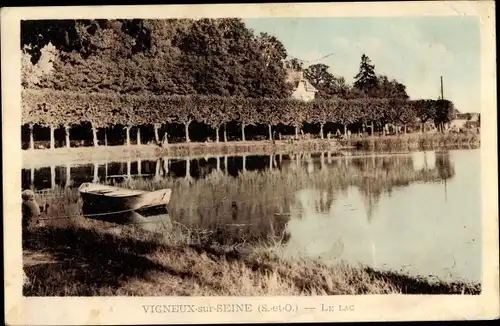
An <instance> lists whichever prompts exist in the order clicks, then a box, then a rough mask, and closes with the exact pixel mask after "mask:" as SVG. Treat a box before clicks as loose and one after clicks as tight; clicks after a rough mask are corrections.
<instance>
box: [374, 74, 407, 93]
mask: <svg viewBox="0 0 500 326" xmlns="http://www.w3.org/2000/svg"><path fill="white" fill-rule="evenodd" d="M374 95H375V96H376V97H381V98H401V99H408V98H409V96H408V94H407V93H406V86H405V85H403V84H402V83H400V82H398V81H397V80H396V79H392V80H389V78H388V77H387V76H379V77H378V90H377V91H376V92H375V94H374Z"/></svg>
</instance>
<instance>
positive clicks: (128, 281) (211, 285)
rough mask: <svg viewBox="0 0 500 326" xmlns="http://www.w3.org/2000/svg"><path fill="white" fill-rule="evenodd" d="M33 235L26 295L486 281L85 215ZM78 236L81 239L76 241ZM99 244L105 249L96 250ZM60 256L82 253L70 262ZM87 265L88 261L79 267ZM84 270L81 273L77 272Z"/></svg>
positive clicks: (450, 287) (362, 289) (26, 242)
mask: <svg viewBox="0 0 500 326" xmlns="http://www.w3.org/2000/svg"><path fill="white" fill-rule="evenodd" d="M77 223H78V222H77ZM28 235H29V236H27V237H26V238H25V239H23V270H24V272H25V275H26V279H25V280H26V282H25V284H24V286H23V294H24V295H25V296H30V297H31V296H42V297H44V296H89V295H90V296H169V295H174V296H175V295H181V296H214V295H215V296H234V295H237V296H256V295H257V296H263V295H264V296H265V295H295V296H311V295H346V294H350V295H352V294H358V295H361V294H386V295H387V294H435V295H436V294H437V295H446V294H455V295H464V294H466V295H478V294H480V293H481V287H482V286H481V282H473V281H468V280H464V281H462V280H443V279H439V278H431V277H424V276H413V275H409V274H406V273H402V272H397V271H394V270H379V269H374V268H371V267H369V266H350V265H348V264H346V263H342V262H341V263H339V264H338V265H336V266H331V267H328V266H325V265H323V264H321V263H318V262H313V261H308V260H307V261H306V260H296V261H289V260H285V259H283V258H280V257H279V254H278V253H277V252H278V251H279V250H280V247H281V246H282V245H281V244H279V243H274V244H265V243H263V244H261V245H258V244H257V245H256V246H254V247H253V248H251V249H247V250H244V249H238V248H237V247H236V246H229V247H226V246H220V245H216V246H214V245H213V244H212V243H211V241H210V239H205V240H203V241H201V242H200V240H198V241H195V242H193V241H192V240H193V239H194V238H192V235H191V236H189V238H190V239H191V240H190V239H188V238H186V236H187V234H184V235H183V236H182V237H183V238H182V239H177V240H174V239H173V238H172V237H170V236H168V235H162V234H156V235H155V234H149V233H143V232H139V231H137V230H136V229H133V228H127V227H122V228H120V229H116V228H115V229H109V228H105V227H104V225H101V223H88V221H81V222H80V223H78V224H74V225H72V226H66V227H47V226H45V227H41V228H40V229H38V230H33V231H29V232H28ZM74 237H77V238H78V239H79V241H78V242H75V241H72V239H74ZM198 239H199V238H198ZM96 247H98V248H102V250H101V251H100V253H99V255H96V253H95V248H96ZM62 254H63V256H68V255H71V256H73V255H75V256H77V257H78V258H77V259H73V260H72V261H71V262H65V261H64V260H61V258H60V257H62V256H61V255H62ZM124 258H126V259H125V260H126V261H124ZM82 266H86V267H85V268H84V269H83V270H82ZM76 271H79V272H78V273H76ZM82 271H83V273H84V277H83V278H81V277H78V276H77V275H80V274H81V272H82Z"/></svg>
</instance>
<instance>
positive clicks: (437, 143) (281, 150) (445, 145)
mask: <svg viewBox="0 0 500 326" xmlns="http://www.w3.org/2000/svg"><path fill="white" fill-rule="evenodd" d="M479 146H480V137H479V135H478V134H456V133H449V134H437V133H433V134H420V133H419V134H407V135H399V136H381V137H367V138H360V137H358V136H353V138H352V139H349V140H334V139H330V140H328V139H310V140H296V141H291V140H290V141H285V140H282V141H275V142H271V141H230V142H220V143H215V142H205V143H195V142H193V143H173V144H169V145H168V146H167V147H159V146H156V145H131V146H99V147H76V148H65V147H61V148H55V149H36V150H23V154H22V155H23V157H22V159H23V162H24V163H23V166H24V167H34V168H37V167H43V166H50V165H54V164H60V163H61V162H64V163H66V164H86V163H91V162H105V161H108V162H109V161H118V160H127V159H137V158H141V159H155V158H157V157H161V156H168V157H170V158H183V157H192V158H195V157H204V156H207V155H210V156H222V155H228V156H232V155H239V156H242V155H268V154H270V153H276V154H286V153H290V152H294V153H296V152H320V151H337V150H340V149H348V148H355V149H361V150H370V151H383V152H391V151H409V150H433V149H459V148H477V147H479Z"/></svg>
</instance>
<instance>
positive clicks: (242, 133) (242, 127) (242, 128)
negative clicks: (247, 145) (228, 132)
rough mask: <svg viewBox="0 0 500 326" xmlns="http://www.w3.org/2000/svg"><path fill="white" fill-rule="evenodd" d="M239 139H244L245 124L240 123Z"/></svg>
mask: <svg viewBox="0 0 500 326" xmlns="http://www.w3.org/2000/svg"><path fill="white" fill-rule="evenodd" d="M241 140H242V141H245V124H244V123H242V124H241Z"/></svg>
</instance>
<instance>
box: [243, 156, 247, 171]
mask: <svg viewBox="0 0 500 326" xmlns="http://www.w3.org/2000/svg"><path fill="white" fill-rule="evenodd" d="M246 170H247V157H246V155H243V172H246Z"/></svg>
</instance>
